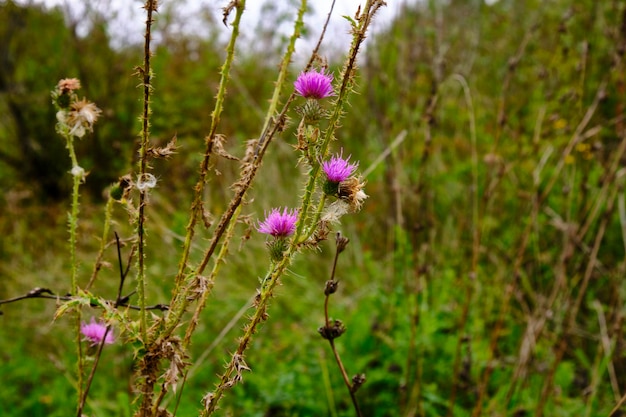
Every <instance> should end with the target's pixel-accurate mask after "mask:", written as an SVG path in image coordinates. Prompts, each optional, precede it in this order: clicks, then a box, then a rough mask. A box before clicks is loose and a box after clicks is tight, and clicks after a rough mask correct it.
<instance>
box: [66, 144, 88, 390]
mask: <svg viewBox="0 0 626 417" xmlns="http://www.w3.org/2000/svg"><path fill="white" fill-rule="evenodd" d="M64 136H65V140H66V145H67V149H68V151H69V153H70V159H71V161H72V168H74V167H78V166H79V165H78V160H77V159H76V152H75V151H74V142H73V138H72V135H70V134H69V132H64ZM82 180H83V177H82V176H80V175H77V174H74V173H73V174H72V208H71V212H70V215H69V219H68V225H69V232H70V264H71V265H72V277H71V289H70V293H71V294H73V295H75V294H77V293H78V261H77V260H76V230H77V229H78V196H79V188H80V183H81V181H82ZM74 320H75V328H74V332H75V341H76V349H77V352H76V353H77V357H78V360H77V361H76V366H77V377H78V382H77V392H78V398H81V397H82V395H83V368H84V366H85V362H84V358H83V348H82V345H81V343H80V340H81V334H80V321H81V310H80V308H77V309H76V314H75V317H74Z"/></svg>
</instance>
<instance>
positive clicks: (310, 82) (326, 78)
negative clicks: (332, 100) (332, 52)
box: [293, 70, 335, 100]
mask: <svg viewBox="0 0 626 417" xmlns="http://www.w3.org/2000/svg"><path fill="white" fill-rule="evenodd" d="M332 82H333V76H332V75H331V74H326V73H325V72H324V70H322V71H321V72H317V71H315V70H313V71H308V72H301V73H300V75H299V76H298V79H297V80H296V81H295V82H294V83H293V86H294V87H295V89H296V93H298V94H299V95H301V96H302V97H305V98H314V99H317V100H319V99H321V98H325V97H330V96H334V95H335V93H334V92H333V84H332Z"/></svg>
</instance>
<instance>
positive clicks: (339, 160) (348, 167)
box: [322, 149, 359, 183]
mask: <svg viewBox="0 0 626 417" xmlns="http://www.w3.org/2000/svg"><path fill="white" fill-rule="evenodd" d="M349 161H350V157H349V156H348V157H347V158H344V157H343V149H342V150H341V152H340V153H339V154H336V155H334V156H333V157H332V158H330V159H329V160H328V161H326V162H324V163H322V169H323V170H324V173H325V174H326V178H327V179H328V181H330V182H335V183H339V182H342V181H345V180H347V179H348V178H349V177H350V175H352V174H353V173H354V170H356V168H357V167H358V166H359V164H358V163H356V164H351V163H350V162H349Z"/></svg>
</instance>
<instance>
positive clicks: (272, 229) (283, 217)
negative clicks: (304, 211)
mask: <svg viewBox="0 0 626 417" xmlns="http://www.w3.org/2000/svg"><path fill="white" fill-rule="evenodd" d="M296 221H298V211H297V210H291V211H288V210H287V208H285V209H284V210H283V212H282V213H281V212H280V209H277V208H275V209H272V211H271V212H270V214H267V215H266V216H265V221H264V222H262V223H259V226H258V227H257V230H258V231H259V232H261V233H266V234H268V235H272V236H274V237H286V236H290V235H292V234H293V232H295V231H296Z"/></svg>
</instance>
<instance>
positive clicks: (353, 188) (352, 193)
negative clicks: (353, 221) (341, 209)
mask: <svg viewBox="0 0 626 417" xmlns="http://www.w3.org/2000/svg"><path fill="white" fill-rule="evenodd" d="M364 186H365V181H363V180H361V178H357V177H350V178H348V179H347V180H345V181H343V182H341V183H339V198H341V199H342V200H344V201H346V202H347V203H348V204H350V210H351V211H352V212H357V211H359V210H361V206H362V205H363V201H364V200H365V199H366V198H367V197H368V196H367V194H365V192H364V191H363V187H364Z"/></svg>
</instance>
